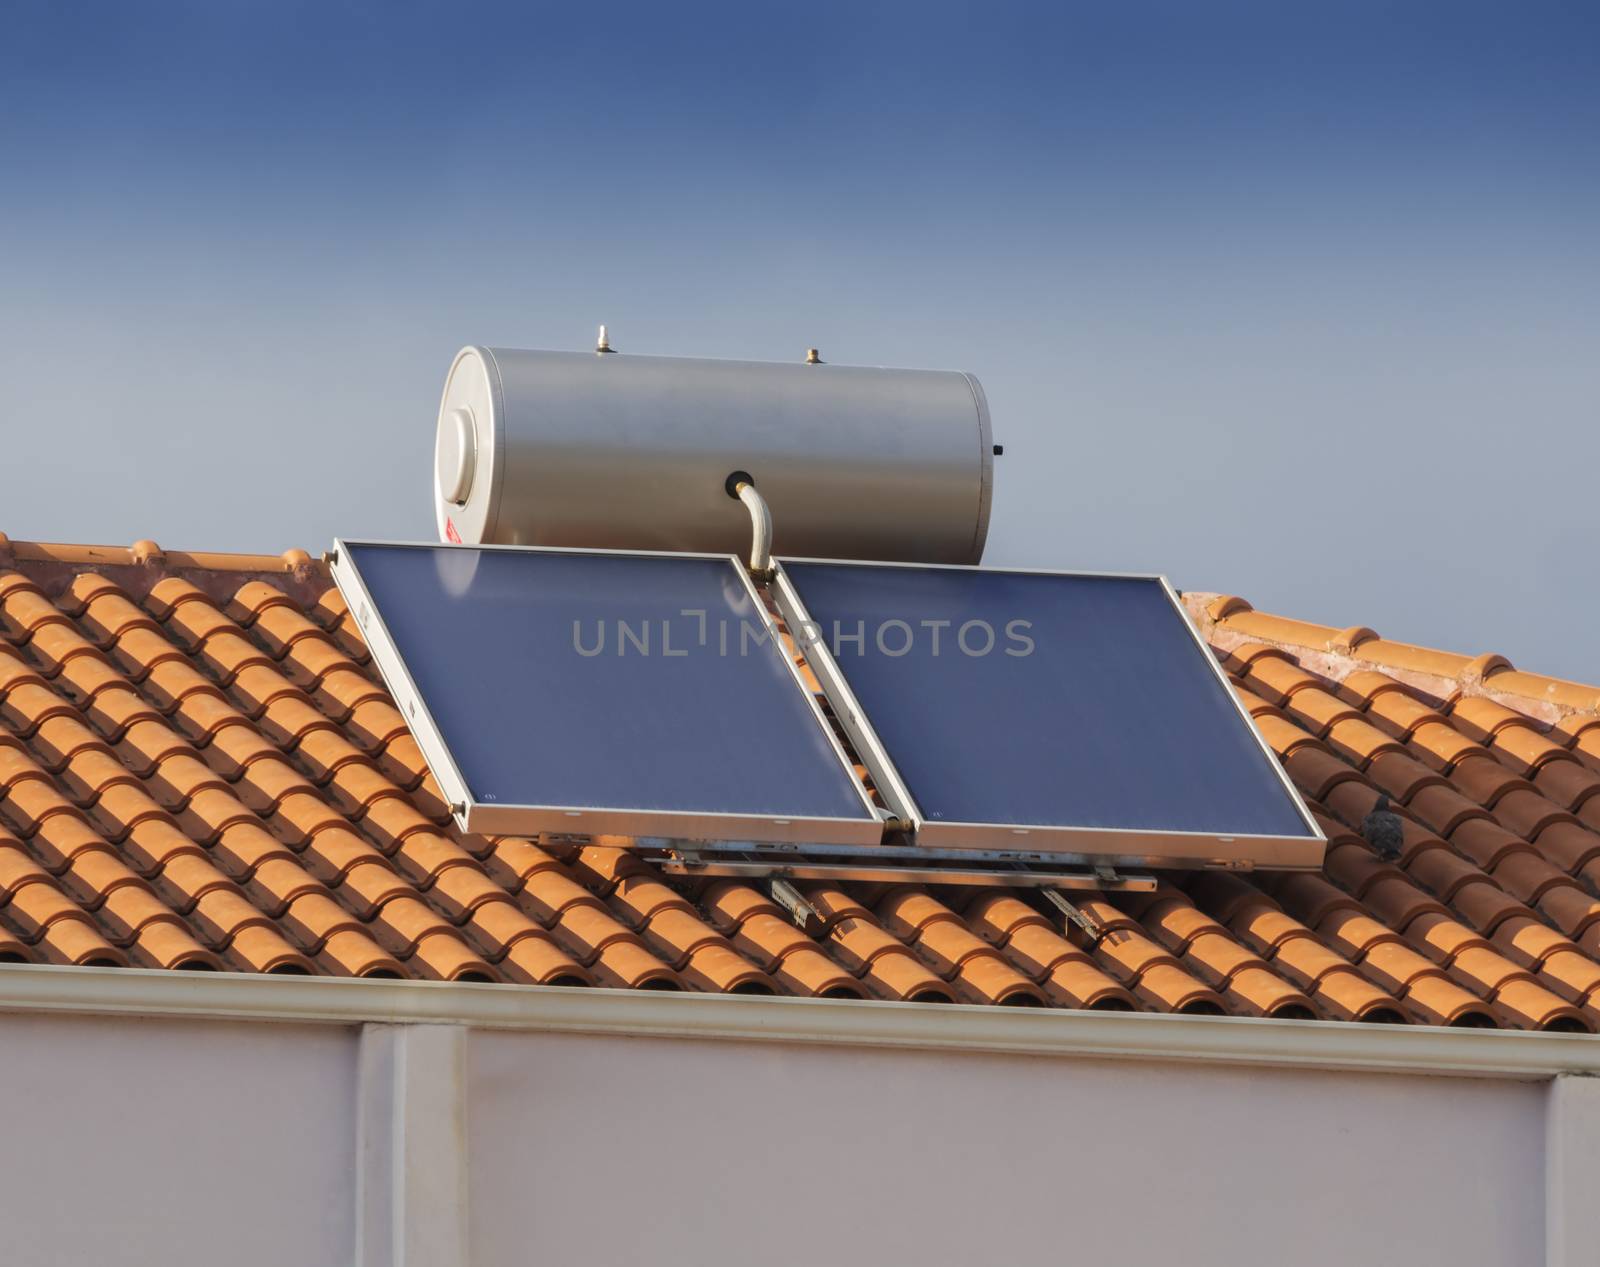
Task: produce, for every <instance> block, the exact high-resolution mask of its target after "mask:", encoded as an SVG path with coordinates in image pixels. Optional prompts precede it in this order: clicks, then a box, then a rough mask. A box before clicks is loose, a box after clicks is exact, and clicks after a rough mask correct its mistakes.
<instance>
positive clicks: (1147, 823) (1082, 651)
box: [779, 561, 1320, 862]
mask: <svg viewBox="0 0 1600 1267" xmlns="http://www.w3.org/2000/svg"><path fill="white" fill-rule="evenodd" d="M782 566H783V573H784V577H785V578H786V580H784V581H781V582H780V587H779V590H780V593H783V592H784V586H785V585H787V586H789V587H791V592H792V593H793V594H797V595H798V598H799V600H800V603H801V604H802V605H803V608H804V611H805V612H806V613H808V614H809V616H810V618H811V620H812V621H814V622H815V628H814V633H815V635H816V636H817V637H818V639H819V640H820V642H821V643H822V644H823V646H824V647H825V648H826V649H827V650H828V651H830V652H832V655H833V660H834V662H835V664H836V666H837V671H838V673H839V674H840V675H842V677H843V679H844V684H845V687H846V688H847V690H848V691H849V692H850V693H853V696H854V704H855V705H856V706H857V708H858V711H859V713H860V715H861V718H862V719H863V720H864V721H865V722H866V723H867V725H868V726H869V727H870V728H871V730H872V731H874V732H875V735H876V739H877V741H878V742H879V744H880V745H881V749H882V753H881V754H880V755H882V756H886V758H887V765H889V766H892V770H880V771H875V773H878V774H880V776H882V777H880V782H882V783H888V782H892V781H893V779H894V778H896V777H897V778H898V779H899V781H900V782H901V783H902V784H903V786H904V789H905V790H906V791H907V792H908V793H909V795H910V798H911V800H912V801H913V803H914V804H913V805H912V806H911V807H910V809H911V812H912V815H913V817H914V818H915V820H916V821H917V824H918V833H917V840H918V842H919V843H927V844H942V845H953V846H959V845H971V846H974V847H976V846H993V845H996V844H1001V843H1005V842H1007V841H1009V843H1010V844H1011V845H1012V846H1013V847H1018V848H1022V847H1026V846H1027V845H1039V844H1040V843H1041V842H1040V841H1038V840H1036V839H1034V838H1035V837H1036V836H1038V835H1040V834H1041V833H1043V834H1044V835H1048V834H1049V832H1051V831H1056V830H1059V831H1063V832H1066V833H1068V834H1069V835H1070V834H1073V833H1076V834H1077V835H1078V836H1079V837H1080V838H1083V839H1092V838H1094V837H1095V836H1096V834H1098V835H1099V838H1100V839H1099V843H1098V844H1097V846H1096V848H1095V849H1094V850H1092V851H1091V852H1099V853H1108V852H1109V853H1115V852H1117V850H1116V849H1115V848H1114V847H1113V846H1115V844H1116V837H1115V834H1116V833H1122V832H1127V833H1134V834H1140V835H1143V836H1147V837H1155V836H1161V835H1166V834H1198V835H1200V836H1203V837H1207V838H1215V839H1220V840H1223V841H1228V840H1231V839H1232V838H1235V837H1244V836H1253V837H1272V838H1296V839H1299V840H1308V841H1312V842H1316V844H1317V846H1318V849H1320V836H1319V835H1318V833H1316V831H1315V829H1314V826H1313V825H1312V824H1311V823H1309V822H1308V821H1307V818H1306V816H1305V815H1304V814H1303V813H1302V811H1301V809H1300V807H1299V805H1298V804H1297V802H1296V799H1295V798H1294V796H1293V794H1292V793H1291V791H1290V790H1289V788H1288V787H1287V785H1286V784H1285V782H1284V780H1283V777H1282V775H1281V773H1280V772H1279V771H1278V769H1277V767H1276V765H1275V763H1274V762H1273V761H1272V759H1271V758H1270V756H1269V755H1268V754H1267V752H1266V751H1265V749H1264V748H1263V746H1262V744H1261V742H1260V740H1259V738H1258V737H1257V736H1256V734H1255V732H1254V730H1253V728H1252V727H1251V725H1250V723H1249V720H1248V718H1247V717H1246V716H1245V714H1244V713H1243V712H1242V711H1241V710H1240V708H1239V706H1238V704H1237V702H1236V701H1235V700H1234V698H1233V697H1232V694H1231V692H1230V691H1229V690H1228V688H1227V686H1226V683H1225V682H1224V681H1223V679H1222V678H1221V676H1220V675H1219V674H1218V673H1217V671H1216V667H1215V665H1214V664H1213V663H1210V662H1209V660H1210V656H1209V653H1208V652H1207V651H1206V650H1205V649H1204V648H1203V647H1202V646H1201V644H1200V643H1199V641H1198V640H1197V639H1196V637H1195V636H1194V633H1193V631H1192V629H1191V628H1190V627H1189V625H1188V622H1187V620H1186V618H1185V617H1184V615H1183V613H1182V611H1181V610H1180V609H1179V608H1178V606H1177V604H1176V602H1175V601H1174V599H1173V597H1172V595H1171V593H1170V591H1169V590H1168V589H1167V587H1166V585H1165V583H1164V582H1162V581H1161V580H1160V578H1157V577H1108V576H1083V575H1066V574H1050V573H1030V572H1007V571H996V570H978V569H966V568H935V567H908V566H883V565H859V564H837V563H818V562H792V561H785V562H784V563H783V565H782ZM789 604H790V605H791V606H792V605H793V603H792V599H791V600H789ZM792 614H793V615H794V616H795V618H796V619H798V612H796V613H792ZM830 671H831V666H830ZM824 680H825V681H826V680H827V679H826V678H825V679H824ZM835 694H838V693H837V692H835ZM835 707H836V709H838V711H839V712H840V714H841V716H846V715H847V714H848V712H849V710H850V708H851V703H850V702H849V701H847V700H846V699H844V698H842V697H841V698H836V699H835ZM869 764H870V763H869ZM880 764H882V763H880ZM1236 844H1237V842H1235V846H1236ZM1190 845H1191V846H1192V854H1191V856H1192V857H1194V858H1195V859H1197V860H1201V859H1214V858H1216V857H1230V856H1238V849H1237V847H1234V848H1229V849H1222V848H1215V849H1213V848H1209V847H1208V846H1207V844H1206V843H1204V842H1190ZM1051 847H1054V848H1063V849H1064V848H1066V846H1065V845H1061V844H1057V845H1053V846H1051ZM1126 852H1127V853H1128V855H1130V856H1138V857H1144V858H1151V857H1157V856H1160V854H1161V853H1162V852H1163V850H1162V848H1160V847H1157V846H1151V845H1150V842H1149V841H1145V842H1144V844H1143V846H1139V847H1135V845H1134V844H1131V843H1130V844H1129V847H1128V849H1127V850H1126ZM1318 856H1320V854H1319V855H1318ZM1262 860H1263V861H1270V859H1266V858H1263V859H1262ZM1307 860H1309V861H1312V862H1314V861H1315V858H1311V857H1310V855H1309V854H1308V855H1306V857H1305V858H1300V859H1299V861H1307Z"/></svg>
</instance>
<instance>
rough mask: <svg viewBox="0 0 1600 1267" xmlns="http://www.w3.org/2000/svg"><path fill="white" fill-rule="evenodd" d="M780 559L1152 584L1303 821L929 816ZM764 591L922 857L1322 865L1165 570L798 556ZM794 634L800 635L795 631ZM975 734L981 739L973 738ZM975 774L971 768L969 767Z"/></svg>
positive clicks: (1319, 847)
mask: <svg viewBox="0 0 1600 1267" xmlns="http://www.w3.org/2000/svg"><path fill="white" fill-rule="evenodd" d="M785 562H787V563H788V564H790V565H793V566H794V567H795V568H796V569H798V570H799V571H801V572H803V571H804V569H805V567H807V566H810V565H822V566H828V567H838V568H852V569H874V568H881V569H886V570H893V571H903V572H959V573H968V574H973V575H979V576H982V575H986V574H987V575H993V574H995V573H997V572H999V573H1004V574H1010V575H1019V576H1041V577H1065V578H1077V579H1084V580H1110V581H1140V582H1147V583H1151V584H1154V585H1157V586H1159V588H1160V591H1161V593H1162V594H1163V595H1164V596H1165V599H1166V601H1167V603H1168V604H1169V605H1170V607H1171V609H1172V613H1173V615H1174V617H1175V619H1177V620H1178V621H1179V623H1180V624H1181V625H1182V627H1183V629H1184V630H1185V631H1186V637H1187V641H1188V642H1189V643H1191V644H1192V646H1193V648H1194V649H1195V650H1196V652H1197V653H1198V654H1199V656H1200V658H1201V660H1202V661H1203V662H1204V664H1205V666H1206V669H1205V671H1206V672H1207V673H1208V674H1209V676H1210V678H1211V679H1212V680H1213V682H1214V684H1215V686H1216V687H1217V689H1218V690H1220V691H1221V692H1222V695H1223V697H1224V698H1225V699H1226V701H1227V703H1228V705H1229V707H1230V710H1231V713H1232V714H1233V716H1234V717H1236V719H1237V720H1238V722H1239V724H1240V725H1241V726H1243V727H1244V728H1245V731H1246V732H1247V733H1248V734H1249V735H1250V736H1251V738H1252V740H1253V742H1254V746H1255V749H1256V750H1257V752H1258V754H1259V756H1260V759H1261V761H1262V763H1263V764H1264V767H1265V768H1266V769H1267V770H1269V771H1270V772H1271V775H1272V777H1273V779H1274V780H1275V782H1276V784H1277V786H1278V787H1279V788H1280V789H1281V791H1282V793H1283V795H1284V797H1285V798H1286V800H1287V802H1288V804H1289V806H1290V807H1292V810H1293V813H1294V815H1295V816H1296V817H1297V818H1298V820H1299V822H1300V823H1301V824H1302V825H1303V826H1304V834H1303V835H1300V834H1257V833H1248V832H1231V833H1229V832H1215V831H1185V830H1174V829H1169V828H1159V829H1151V828H1123V827H1106V826H1074V825H1071V824H1040V823H1016V822H986V821H976V822H966V821H951V820H935V819H932V818H930V817H928V816H927V814H925V813H924V810H923V807H922V805H921V804H920V803H919V801H918V799H917V797H916V796H915V794H914V793H913V791H912V789H911V787H910V785H909V783H908V781H907V778H906V776H905V774H904V773H903V772H902V770H901V768H900V766H899V765H898V764H897V763H896V761H895V758H894V754H893V752H892V751H891V747H890V745H888V744H886V743H885V741H884V739H883V738H882V736H881V735H880V733H879V731H878V730H877V728H876V727H875V726H874V725H873V722H872V718H871V716H870V715H869V713H868V710H867V709H866V708H865V707H864V706H863V704H862V702H861V700H860V698H859V697H858V695H857V692H856V690H855V689H854V687H853V686H852V683H851V681H850V675H849V674H848V673H847V672H846V671H845V670H844V668H843V667H841V665H840V663H839V660H838V659H837V658H836V657H835V655H834V654H833V651H832V650H831V649H830V648H829V646H828V645H827V640H826V638H823V637H820V636H817V634H818V633H819V632H820V626H819V624H818V622H817V621H816V619H815V618H814V615H813V613H812V611H811V610H810V608H809V607H808V606H807V604H806V601H805V599H804V597H803V596H802V594H801V592H800V587H799V585H798V584H797V583H796V578H795V575H794V574H793V573H791V572H790V571H789V570H788V569H787V568H786V567H785V566H784V564H785ZM771 591H772V595H773V598H774V600H775V602H776V604H777V606H778V609H779V612H780V613H781V615H782V616H783V618H784V621H785V623H786V624H787V625H788V627H789V628H790V630H791V631H806V633H805V636H804V637H803V640H802V643H801V645H802V647H803V649H804V652H805V655H806V658H807V660H808V662H809V663H810V665H811V667H812V669H813V671H814V672H815V673H816V675H817V678H818V681H819V682H820V683H821V685H822V688H823V692H824V694H825V695H826V697H827V699H828V701H829V703H830V704H831V705H832V707H833V709H834V713H835V715H836V716H837V717H838V719H839V722H840V725H841V727H842V728H843V730H844V731H845V733H846V734H847V735H848V736H849V738H850V741H851V744H852V745H853V746H854V748H855V749H856V752H857V753H858V754H859V755H860V757H861V759H862V761H863V763H864V764H865V765H866V767H867V769H868V771H869V773H870V774H871V776H872V779H873V783H874V785H875V786H876V788H877V790H878V793H879V795H880V796H881V797H882V798H883V800H884V802H885V804H886V805H887V806H888V807H889V809H890V811H891V813H893V814H894V815H895V817H896V819H898V820H899V821H900V822H901V823H902V824H903V825H904V826H905V827H906V828H908V829H909V830H910V831H912V832H913V833H914V839H915V841H916V845H917V847H918V848H917V852H918V853H922V854H924V855H925V856H928V857H936V856H951V855H952V854H956V853H960V852H968V853H969V856H976V855H979V854H981V855H988V856H1002V857H1003V856H1007V855H1010V856H1017V857H1021V856H1028V857H1032V858H1038V857H1040V856H1041V855H1043V856H1048V857H1050V858H1052V859H1055V860H1057V861H1059V862H1062V863H1074V864H1083V865H1089V866H1107V865H1113V864H1114V865H1119V866H1160V867H1185V868H1190V867H1193V868H1204V867H1213V868H1215V867H1222V868H1240V869H1245V868H1251V867H1256V866H1261V867H1272V868H1279V869H1286V870H1315V869H1317V868H1319V867H1320V866H1321V864H1322V858H1323V854H1324V851H1325V848H1326V840H1325V839H1324V837H1323V835H1322V832H1321V829H1320V828H1319V827H1318V826H1317V823H1316V820H1315V819H1314V818H1313V817H1312V816H1311V813H1310V811H1309V810H1308V809H1307V807H1306V805H1305V802H1304V801H1303V800H1302V799H1301V797H1300V795H1299V792H1298V791H1297V790H1296V789H1295V787H1294V785H1293V783H1292V782H1290V780H1289V778H1288V776H1287V775H1286V774H1285V773H1284V771H1283V769H1282V767H1281V766H1280V765H1279V763H1278V761H1277V759H1276V757H1275V756H1274V754H1273V753H1272V750H1271V749H1270V748H1269V747H1268V746H1267V744H1266V741H1265V740H1264V739H1263V738H1262V736H1261V733H1260V731H1259V730H1258V729H1257V728H1256V726H1255V722H1254V719H1253V718H1252V717H1251V716H1250V714H1249V712H1248V710H1246V709H1245V707H1244V705H1243V703H1242V702H1241V701H1240V700H1239V699H1238V697H1237V696H1236V695H1235V694H1234V693H1233V690H1232V687H1231V686H1230V685H1229V683H1228V680H1227V677H1226V676H1225V675H1224V673H1223V671H1222V668H1221V666H1220V665H1219V664H1218V663H1217V661H1216V658H1215V657H1214V656H1213V655H1212V653H1211V650H1210V648H1209V647H1207V646H1206V644H1205V641H1204V640H1203V639H1202V638H1201V637H1200V634H1199V631H1198V630H1196V629H1195V627H1194V625H1193V624H1192V622H1191V621H1190V620H1189V618H1188V615H1187V614H1186V613H1185V612H1184V610H1183V607H1182V604H1181V603H1180V601H1179V599H1178V596H1177V594H1176V593H1175V592H1174V590H1173V588H1172V586H1171V584H1170V583H1169V582H1168V581H1167V578H1166V577H1165V576H1162V575H1160V574H1158V573H1106V572H1085V571H1065V570H1055V569H1041V568H1009V569H983V568H976V567H969V566H964V565H956V564H907V563H875V562H863V561H858V560H836V559H799V558H791V559H788V560H776V561H775V564H774V574H773V578H772V583H771ZM796 636H797V637H799V636H800V635H798V634H797V635H796ZM980 738H981V737H980ZM974 777H978V772H977V771H974Z"/></svg>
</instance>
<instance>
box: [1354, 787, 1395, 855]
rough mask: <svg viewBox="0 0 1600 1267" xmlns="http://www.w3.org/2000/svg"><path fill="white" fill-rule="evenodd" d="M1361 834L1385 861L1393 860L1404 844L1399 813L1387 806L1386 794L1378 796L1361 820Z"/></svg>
mask: <svg viewBox="0 0 1600 1267" xmlns="http://www.w3.org/2000/svg"><path fill="white" fill-rule="evenodd" d="M1361 834H1362V836H1364V837H1365V838H1366V841H1367V843H1368V844H1369V845H1371V846H1372V848H1373V850H1374V851H1375V852H1376V853H1377V855H1378V857H1380V858H1382V859H1383V860H1384V861H1385V862H1393V861H1394V860H1395V859H1396V858H1398V857H1399V856H1400V850H1401V849H1402V848H1403V847H1404V845H1405V832H1404V830H1403V828H1402V827H1401V824H1400V815H1398V814H1396V813H1395V812H1394V811H1393V810H1392V809H1390V808H1389V797H1388V795H1387V794H1384V795H1380V796H1379V797H1378V803H1377V804H1376V805H1374V806H1373V807H1372V812H1371V813H1370V814H1368V815H1367V816H1366V817H1365V818H1363V819H1362V820H1361Z"/></svg>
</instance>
